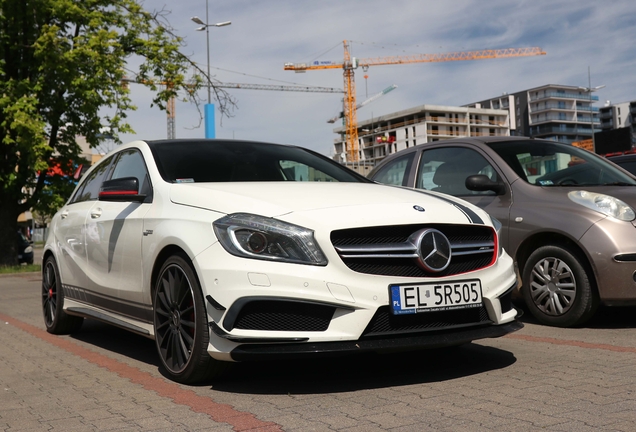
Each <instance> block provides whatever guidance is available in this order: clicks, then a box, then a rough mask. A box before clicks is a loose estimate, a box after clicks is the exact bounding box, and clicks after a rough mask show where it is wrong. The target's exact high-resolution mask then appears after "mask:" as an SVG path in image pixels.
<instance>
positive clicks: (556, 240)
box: [515, 232, 599, 296]
mask: <svg viewBox="0 0 636 432" xmlns="http://www.w3.org/2000/svg"><path fill="white" fill-rule="evenodd" d="M541 246H558V247H562V248H564V249H567V250H568V251H569V252H570V253H572V254H573V255H575V256H576V257H577V258H578V260H579V262H580V263H581V265H582V266H583V268H584V269H585V271H586V272H588V274H589V275H591V276H592V277H591V278H589V281H590V283H591V285H592V289H594V291H595V293H596V295H597V296H598V295H599V292H598V280H597V276H596V271H595V269H594V266H593V265H592V262H591V260H590V258H589V257H588V255H587V252H586V251H585V250H584V249H583V248H582V247H581V246H580V245H579V244H578V243H577V242H575V241H574V240H572V239H571V238H569V237H567V236H565V235H563V234H561V233H557V232H541V233H537V234H534V235H532V236H530V237H528V238H527V239H525V240H524V241H523V243H521V245H519V247H518V248H517V252H516V254H515V261H516V262H517V266H518V268H519V273H520V274H523V270H524V268H525V266H526V262H527V261H528V257H530V254H532V252H534V251H535V250H536V249H538V248H539V247H541Z"/></svg>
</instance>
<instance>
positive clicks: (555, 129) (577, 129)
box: [530, 124, 601, 136]
mask: <svg viewBox="0 0 636 432" xmlns="http://www.w3.org/2000/svg"><path fill="white" fill-rule="evenodd" d="M600 131H601V130H600V129H597V128H594V132H600ZM530 133H531V134H532V135H533V136H538V135H545V134H558V135H586V136H591V135H592V128H591V127H590V126H589V125H588V126H587V127H585V126H566V125H564V124H561V125H559V126H549V125H543V126H533V127H531V128H530Z"/></svg>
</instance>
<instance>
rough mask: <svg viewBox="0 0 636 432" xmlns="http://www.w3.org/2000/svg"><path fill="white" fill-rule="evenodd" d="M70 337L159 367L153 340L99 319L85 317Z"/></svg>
mask: <svg viewBox="0 0 636 432" xmlns="http://www.w3.org/2000/svg"><path fill="white" fill-rule="evenodd" d="M71 337H72V338H73V339H76V340H78V341H82V342H84V343H87V344H90V345H93V346H95V347H99V348H102V349H105V350H108V351H112V352H113V353H117V354H121V355H123V356H126V357H129V358H131V359H133V360H137V361H140V362H143V363H146V364H150V365H154V366H157V367H159V364H160V363H161V362H160V361H159V357H157V349H156V348H155V342H154V341H153V340H151V339H148V338H145V337H143V336H140V335H137V334H134V333H130V332H129V331H126V330H122V329H120V328H118V327H115V326H112V325H109V324H105V323H102V322H100V321H95V320H92V319H85V320H84V323H83V324H82V328H81V330H80V331H78V332H77V333H73V334H72V335H71Z"/></svg>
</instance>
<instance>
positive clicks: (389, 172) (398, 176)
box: [373, 152, 415, 186]
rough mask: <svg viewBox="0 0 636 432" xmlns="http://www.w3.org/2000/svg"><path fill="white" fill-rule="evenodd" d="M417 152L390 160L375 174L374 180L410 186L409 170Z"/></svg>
mask: <svg viewBox="0 0 636 432" xmlns="http://www.w3.org/2000/svg"><path fill="white" fill-rule="evenodd" d="M414 157H415V153H414V152H413V153H409V154H407V155H404V156H402V157H399V158H396V159H395V160H393V161H391V162H388V163H387V164H386V165H384V166H383V167H382V168H380V169H379V170H378V172H377V173H376V174H374V175H373V180H375V181H377V182H378V183H384V184H390V185H396V186H408V177H409V172H410V171H411V164H412V163H413V158H414Z"/></svg>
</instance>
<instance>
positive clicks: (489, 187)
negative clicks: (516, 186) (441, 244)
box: [466, 174, 506, 195]
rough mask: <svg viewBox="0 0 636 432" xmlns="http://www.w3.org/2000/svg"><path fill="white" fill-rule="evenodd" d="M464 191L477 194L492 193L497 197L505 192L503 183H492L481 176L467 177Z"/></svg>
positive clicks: (486, 177)
mask: <svg viewBox="0 0 636 432" xmlns="http://www.w3.org/2000/svg"><path fill="white" fill-rule="evenodd" d="M466 189H468V190H471V191H477V192H483V191H493V192H495V193H496V194H497V195H503V194H504V193H505V192H506V187H505V186H504V184H503V182H496V181H492V180H490V178H489V177H488V176H486V175H483V174H476V175H471V176H468V177H467V178H466Z"/></svg>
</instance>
